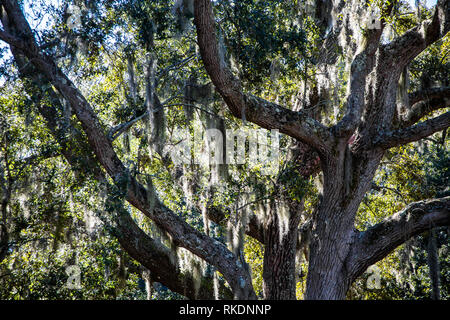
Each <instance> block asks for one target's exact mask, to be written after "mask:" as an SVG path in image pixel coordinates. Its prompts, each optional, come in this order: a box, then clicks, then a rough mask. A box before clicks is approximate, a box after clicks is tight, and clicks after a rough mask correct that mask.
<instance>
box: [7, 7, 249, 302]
mask: <svg viewBox="0 0 450 320" xmlns="http://www.w3.org/2000/svg"><path fill="white" fill-rule="evenodd" d="M1 3H2V4H3V6H4V7H5V8H6V11H7V13H8V18H9V20H10V21H11V22H12V23H13V24H14V27H15V28H16V29H17V30H18V31H19V32H20V33H21V34H23V35H24V36H25V37H26V38H25V39H26V40H27V41H22V42H21V47H24V48H26V49H23V50H22V53H23V54H24V55H25V56H26V57H27V58H28V59H29V60H30V61H31V62H32V64H33V65H34V67H35V68H36V69H37V71H38V72H39V73H41V74H42V75H44V76H45V77H46V78H47V79H48V80H49V81H50V82H51V83H52V84H53V86H55V88H56V89H57V90H58V91H59V92H60V93H61V95H62V96H63V97H64V98H65V99H66V100H67V101H68V102H69V103H70V104H71V106H72V109H73V110H74V112H75V114H76V116H77V118H78V120H79V121H80V122H81V125H82V127H83V130H84V132H85V133H86V135H87V137H88V141H89V145H90V148H91V149H92V151H93V152H94V153H95V155H96V158H97V159H98V161H99V162H100V164H101V165H102V167H103V168H104V169H105V170H106V172H107V173H108V174H109V176H110V177H111V178H112V179H113V180H114V182H115V184H116V185H117V186H118V187H119V188H120V189H121V190H122V189H123V188H125V190H122V191H123V192H124V194H125V196H126V199H127V201H128V202H129V203H130V204H132V205H133V206H134V207H136V208H137V209H139V210H140V211H141V212H142V213H144V214H145V215H146V216H148V217H149V218H150V219H152V220H153V221H154V222H155V223H156V225H158V227H160V228H161V229H163V230H165V231H166V232H167V233H168V234H170V236H171V237H172V240H173V242H174V243H175V245H177V246H179V247H184V248H186V249H187V250H189V251H191V252H192V253H193V254H195V255H197V256H199V257H200V258H202V259H204V260H205V261H206V262H208V263H209V264H211V265H213V266H215V267H216V268H217V269H218V271H219V272H221V273H222V274H223V275H224V277H225V279H226V280H227V282H228V283H229V285H230V286H231V288H232V289H233V292H234V294H235V295H236V297H237V298H239V299H255V298H256V295H255V292H254V290H253V286H252V282H251V277H250V274H249V273H248V270H245V268H244V266H243V265H242V264H241V263H240V261H239V257H236V256H235V255H234V254H233V253H232V252H230V251H229V250H228V249H227V247H226V246H225V245H224V244H222V243H220V242H218V241H216V240H214V239H212V238H210V237H208V236H206V235H205V234H203V233H201V232H199V231H197V230H196V229H194V228H193V227H192V226H190V225H189V224H187V223H186V222H185V221H184V220H183V219H182V218H180V217H179V216H178V215H176V214H175V213H174V212H172V211H171V210H170V209H169V208H167V207H166V206H165V205H164V204H163V203H162V202H161V201H160V200H159V199H158V197H157V196H156V192H155V190H153V187H152V186H151V183H149V184H150V186H149V189H146V188H144V186H142V185H141V184H140V183H139V182H138V181H137V180H136V179H135V178H134V177H133V176H131V175H130V174H129V172H128V170H127V169H126V167H125V166H124V164H123V163H122V162H121V161H120V159H119V157H118V156H117V154H116V152H115V151H114V149H113V146H112V143H111V141H110V140H109V139H108V137H107V135H106V134H105V132H104V131H103V127H102V125H101V124H100V122H99V120H98V118H97V115H96V114H95V112H94V110H93V109H92V107H91V105H90V104H89V102H88V101H87V100H86V98H85V97H84V96H83V95H82V93H81V92H80V91H79V90H78V89H77V88H76V87H75V85H74V84H73V83H72V81H71V80H70V79H69V78H68V77H67V76H66V75H65V74H64V73H63V72H62V71H61V70H60V68H59V67H58V66H57V65H56V64H55V62H54V61H53V60H52V59H51V58H50V57H49V56H46V55H44V54H42V53H41V52H40V51H39V47H38V46H37V44H36V42H35V40H34V37H33V35H32V32H31V29H30V27H29V25H28V22H27V21H26V19H25V17H24V16H23V13H22V12H21V10H20V7H19V5H18V3H17V2H16V1H14V0H3V1H2V2H1Z"/></svg>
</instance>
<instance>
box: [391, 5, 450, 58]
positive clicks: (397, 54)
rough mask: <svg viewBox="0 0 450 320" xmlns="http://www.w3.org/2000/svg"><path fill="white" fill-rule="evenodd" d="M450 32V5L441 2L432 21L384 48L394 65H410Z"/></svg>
mask: <svg viewBox="0 0 450 320" xmlns="http://www.w3.org/2000/svg"><path fill="white" fill-rule="evenodd" d="M449 30H450V3H449V1H448V0H439V1H438V3H437V5H436V9H435V12H434V15H433V18H432V19H430V20H425V21H423V22H422V23H421V24H420V25H419V26H417V27H414V28H412V29H410V30H408V31H406V32H405V33H404V34H403V35H402V36H400V37H399V38H397V39H395V40H393V41H392V42H390V43H388V44H386V45H384V46H383V50H384V51H385V52H386V53H388V54H389V55H390V61H391V63H392V65H398V64H399V65H401V66H406V65H408V64H409V63H410V62H411V61H412V60H413V59H414V58H415V57H417V55H418V54H420V53H421V52H422V51H423V50H425V49H426V48H427V47H428V46H429V45H431V44H432V43H434V42H436V41H437V40H439V39H441V38H442V37H444V36H445V35H446V34H447V32H448V31H449Z"/></svg>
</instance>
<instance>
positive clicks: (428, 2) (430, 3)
mask: <svg viewBox="0 0 450 320" xmlns="http://www.w3.org/2000/svg"><path fill="white" fill-rule="evenodd" d="M408 2H409V4H410V5H411V6H412V7H413V8H414V7H415V6H416V1H415V0H408ZM436 2H437V1H436V0H426V1H422V3H423V4H425V5H426V6H427V8H429V7H431V6H434V5H435V4H436Z"/></svg>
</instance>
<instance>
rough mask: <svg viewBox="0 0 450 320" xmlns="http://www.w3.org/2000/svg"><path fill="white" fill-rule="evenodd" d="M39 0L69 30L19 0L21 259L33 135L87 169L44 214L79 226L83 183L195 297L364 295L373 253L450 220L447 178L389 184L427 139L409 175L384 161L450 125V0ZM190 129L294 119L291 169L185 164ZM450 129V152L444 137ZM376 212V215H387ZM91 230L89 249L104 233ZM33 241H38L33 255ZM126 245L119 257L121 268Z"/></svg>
mask: <svg viewBox="0 0 450 320" xmlns="http://www.w3.org/2000/svg"><path fill="white" fill-rule="evenodd" d="M33 6H36V7H37V11H36V12H37V18H38V19H39V18H40V17H42V16H46V17H48V18H47V19H52V21H47V23H49V25H50V26H51V27H50V28H47V29H44V30H40V31H38V30H39V28H38V27H36V28H34V30H33V29H32V28H30V25H29V23H28V21H32V20H33V19H32V14H31V12H32V8H24V6H23V5H22V4H20V3H19V2H17V1H13V0H3V1H0V8H1V13H2V15H1V17H2V18H1V21H2V26H3V28H2V29H1V30H0V39H1V40H3V41H4V42H5V43H7V44H8V45H9V49H10V51H11V53H12V56H13V59H14V62H15V65H14V66H13V65H7V66H6V67H5V69H4V74H5V76H4V77H5V80H4V83H5V84H7V85H8V86H9V88H13V87H15V88H16V89H15V90H20V91H23V92H27V98H26V99H25V101H24V102H23V103H19V105H20V108H23V107H25V106H26V110H23V109H17V110H16V109H11V108H8V109H5V110H4V111H3V112H4V113H5V115H8V117H14V116H15V117H16V118H17V115H19V116H20V117H19V119H21V118H23V117H24V118H26V117H28V119H29V117H30V115H31V116H33V117H34V118H33V121H32V122H33V126H31V127H28V128H27V130H26V134H25V135H23V134H22V133H20V132H19V133H16V135H15V136H14V135H13V136H11V134H10V133H8V132H10V131H11V130H10V129H5V132H6V133H5V135H4V142H3V151H2V159H3V167H2V168H5V169H2V171H1V173H2V195H3V199H5V201H3V203H4V205H3V207H2V208H3V211H2V212H6V214H4V215H3V217H4V218H3V221H4V222H3V224H2V225H3V226H5V228H3V229H4V230H6V231H3V230H2V239H6V240H3V242H2V243H8V244H7V245H6V247H7V248H8V249H7V250H6V251H5V250H3V251H2V252H8V250H9V253H10V254H9V257H7V258H6V259H7V260H8V259H12V257H13V256H14V254H12V253H11V250H10V249H9V248H10V240H9V238H16V237H17V238H19V236H16V235H14V234H18V235H20V233H21V232H22V231H20V230H23V227H22V229H20V228H19V229H18V231H17V232H13V231H10V230H13V229H14V228H15V227H14V226H15V223H13V221H14V218H16V217H20V216H22V215H23V214H24V208H22V207H20V206H17V207H16V209H13V207H14V204H13V202H15V201H17V200H16V199H19V197H17V195H16V194H15V193H14V192H13V191H14V189H13V186H12V185H13V182H14V183H15V181H20V180H21V179H25V176H24V177H22V176H20V174H19V173H18V172H15V171H16V170H17V167H16V166H17V165H16V164H15V163H16V162H17V163H19V162H22V161H23V156H22V155H21V154H20V153H19V152H17V151H15V150H17V148H20V147H24V146H25V145H26V144H28V141H32V143H34V144H36V146H34V147H33V144H31V145H30V146H28V147H26V148H24V149H23V150H25V154H27V155H32V154H33V155H34V154H39V156H35V157H32V158H33V159H35V160H36V161H38V162H39V163H41V162H42V163H44V164H46V161H48V162H49V164H46V165H44V166H43V167H42V168H39V169H38V168H35V171H37V173H36V174H38V175H39V176H42V177H45V176H46V175H47V171H48V170H49V169H48V168H49V167H50V168H51V167H52V166H53V165H56V166H57V167H58V166H59V167H58V168H60V167H61V166H62V163H63V164H64V166H63V167H64V168H66V170H68V168H69V167H70V171H71V174H73V175H74V178H73V181H72V180H71V178H66V176H61V175H62V172H61V171H60V169H58V171H54V173H56V172H57V175H56V177H57V178H56V179H57V184H56V188H62V189H61V190H63V191H61V193H60V194H59V196H56V195H53V194H52V191H50V190H54V187H53V186H54V182H53V183H52V180H51V179H49V180H46V181H45V183H44V186H45V187H47V188H48V189H49V191H47V192H45V194H46V195H48V200H47V201H46V202H45V205H50V207H51V209H50V210H48V211H47V212H48V213H49V215H50V217H51V218H52V219H53V220H52V221H38V223H39V225H40V226H41V227H42V226H43V227H44V228H45V227H46V226H47V227H50V228H52V227H54V228H55V229H54V230H55V231H53V233H50V234H53V237H54V238H55V240H54V243H58V241H62V236H61V232H62V231H61V230H65V229H67V228H70V226H71V225H73V223H74V222H73V219H74V217H73V216H72V215H73V214H76V212H79V211H80V209H76V210H74V212H73V214H72V213H68V212H72V211H71V210H68V209H67V206H68V205H69V204H70V203H73V201H74V200H73V196H74V195H78V194H80V195H81V196H79V197H78V198H77V199H75V202H74V203H75V204H77V205H78V204H79V205H88V204H90V205H91V206H92V208H93V209H91V210H92V212H95V216H96V217H97V218H98V219H99V220H100V221H102V223H101V225H102V226H103V228H104V230H107V231H109V233H108V234H109V236H112V237H113V238H115V239H117V241H118V242H119V243H120V245H121V248H122V249H123V250H124V251H125V252H126V253H127V254H128V255H129V256H130V257H131V258H133V259H135V260H136V261H137V262H138V263H139V264H140V265H141V266H143V268H144V270H143V271H144V274H145V276H142V279H144V278H145V279H146V281H147V293H148V292H149V291H150V290H149V288H150V285H151V283H153V282H160V283H162V284H164V285H165V286H166V287H168V288H169V289H170V290H171V291H173V292H177V293H179V294H181V295H183V296H186V297H189V298H214V297H215V298H221V297H230V296H234V297H235V298H238V299H254V298H257V297H264V298H268V299H294V298H296V294H298V295H303V294H304V297H305V298H307V299H344V298H345V297H346V296H347V294H349V295H350V297H351V296H355V295H361V293H360V292H353V291H354V290H350V289H351V285H352V283H354V282H355V280H357V279H358V277H360V276H361V275H363V273H364V272H365V270H366V269H367V268H368V267H369V266H370V265H372V264H374V263H376V262H377V261H380V260H382V259H383V258H385V257H386V256H387V255H388V254H389V253H391V252H392V251H393V250H394V249H395V248H396V247H398V246H399V245H401V244H403V243H404V242H405V241H407V240H408V239H410V238H411V237H414V236H416V235H418V234H421V233H423V232H424V231H427V230H430V229H431V228H433V227H437V226H444V225H448V224H449V217H450V215H449V211H448V207H449V205H448V201H449V199H448V197H447V196H446V195H445V193H444V194H443V193H439V192H436V191H435V190H433V189H432V187H431V185H433V183H431V184H430V189H432V190H428V189H425V190H424V189H421V190H414V187H411V188H409V187H408V184H406V187H405V190H397V189H396V187H392V186H391V185H390V184H391V183H392V184H395V185H398V186H399V185H402V184H403V183H404V182H405V181H406V182H407V183H411V184H412V185H413V186H414V185H415V184H416V182H415V181H414V180H415V179H416V178H417V176H415V175H414V172H415V170H419V171H420V170H421V169H420V168H421V166H422V168H423V165H424V164H421V163H417V164H416V165H415V164H414V161H411V160H413V159H414V156H416V157H417V155H418V154H419V155H420V156H421V157H425V156H427V155H428V152H423V151H419V153H418V151H416V150H413V151H411V152H410V154H408V158H409V159H408V160H406V162H405V164H407V165H410V166H411V169H414V170H409V171H408V172H404V173H402V174H397V173H396V171H395V170H392V168H389V166H386V165H385V164H384V162H385V161H390V160H389V159H392V158H395V155H396V154H400V155H402V151H401V149H400V151H397V149H394V151H392V148H399V146H402V145H406V144H408V143H411V142H415V141H419V140H421V139H424V138H427V137H429V136H432V135H433V134H435V133H437V132H439V131H442V130H445V129H446V128H448V126H449V123H450V121H449V113H448V111H447V112H445V109H446V108H448V99H447V96H448V87H447V85H448V84H447V83H446V81H448V80H447V77H446V76H445V70H447V69H448V55H447V53H446V52H447V51H448V35H447V33H448V28H449V8H448V2H446V1H439V2H438V4H437V5H436V7H435V8H434V9H433V10H430V11H429V10H421V11H420V14H416V13H413V14H411V13H408V8H407V7H406V6H405V4H404V3H402V2H389V3H387V2H386V3H384V2H380V3H378V2H376V1H367V2H357V1H354V2H352V1H350V2H348V1H347V2H344V1H338V2H336V3H334V4H332V3H331V2H322V1H317V2H314V3H306V4H303V3H300V2H297V1H271V3H270V4H267V3H265V2H264V1H240V2H234V1H223V2H221V3H220V4H217V5H216V4H214V5H213V4H212V3H211V2H210V1H209V0H196V1H176V2H175V3H174V4H167V2H166V1H152V2H145V1H138V0H130V1H120V2H116V1H96V2H92V1H69V2H67V3H66V4H65V5H64V6H62V7H55V6H52V5H50V6H49V5H43V4H41V5H38V4H34V3H33ZM36 7H35V8H36ZM24 9H25V10H24ZM24 12H25V13H26V15H24ZM50 17H51V18H50ZM215 17H216V18H217V21H216V20H215ZM192 18H194V19H193V22H194V24H195V28H194V25H193V24H192ZM27 20H28V21H27ZM438 56H440V59H439V58H437V57H438ZM436 58H437V59H436ZM7 59H8V58H7ZM443 66H444V67H443ZM446 68H447V69H446ZM431 70H434V71H433V72H428V71H431ZM343 88H346V91H345V90H343ZM3 96H4V99H5V104H7V103H9V104H10V101H15V100H17V98H15V97H14V95H13V94H11V91H10V90H8V89H5V90H2V97H3ZM19 101H20V99H19ZM443 110H444V111H443ZM3 112H2V116H3ZM16 121H17V120H16ZM20 121H21V120H20ZM20 121H19V122H17V124H16V125H15V126H16V128H17V127H20V126H21V125H22V123H21V122H20ZM5 123H6V124H7V125H6V126H5V128H8V126H11V121H5ZM180 126H182V127H185V128H188V129H189V130H190V132H193V131H195V130H197V129H198V128H200V127H202V126H205V127H206V128H217V129H218V130H220V131H221V132H224V129H225V128H228V129H229V128H239V127H242V126H244V127H245V128H246V130H252V129H255V128H258V127H262V128H264V129H269V130H270V129H277V130H279V131H280V132H281V133H282V134H283V135H284V136H283V137H282V139H281V141H280V146H281V153H280V162H281V168H280V171H279V172H278V173H276V174H273V175H269V176H267V175H264V174H262V172H261V170H260V169H261V168H258V167H256V168H255V167H251V166H249V165H248V164H244V165H236V166H225V165H221V164H219V165H217V164H213V163H210V164H209V165H207V166H206V167H205V166H199V165H198V164H196V163H192V164H190V165H180V164H178V163H176V162H175V161H173V159H171V157H169V156H168V154H170V152H171V150H173V148H174V146H175V145H177V144H178V143H180V141H183V139H186V137H181V138H180V137H179V136H177V134H176V130H175V129H176V128H177V127H180ZM17 131H20V130H17V129H16V132H17ZM2 132H3V131H2ZM13 132H14V131H13ZM28 134H30V135H32V136H33V135H36V134H42V135H43V137H42V138H40V139H39V138H34V137H32V138H29V137H28V136H27V135H28ZM21 139H22V140H21ZM180 139H181V140H180ZM11 141H12V142H13V144H12V146H11ZM25 141H27V142H25ZM442 141H443V142H442V143H441V146H442V147H441V148H443V149H444V150H446V149H445V148H446V146H447V140H446V135H445V134H443V135H442ZM47 144H48V145H51V146H52V148H49V147H45V146H46V145H47ZM55 146H57V147H55ZM41 149H43V150H44V151H45V152H39V151H40V150H41ZM47 149H49V150H50V151H47ZM420 152H421V153H420ZM41 153H42V156H41ZM49 156H53V157H54V158H53V157H51V158H50V159H49V160H47V159H46V157H49ZM59 156H63V157H64V159H65V161H64V162H63V161H62V159H61V158H59ZM44 158H45V159H44ZM411 158H413V159H411ZM447 158H448V157H446V156H445V155H444V156H443V159H447ZM439 166H440V165H439V164H436V167H435V168H436V170H437V171H438V172H440V171H439V170H440V169H439ZM444 167H445V164H444ZM388 169H389V170H388ZM28 170H31V168H29V169H28ZM422 170H423V169H422ZM11 172H12V173H11ZM439 175H440V173H439V174H437V175H434V176H433V177H434V178H432V177H429V178H428V180H427V181H433V179H438V178H437V177H439ZM403 176H404V177H403ZM419 176H420V175H419ZM63 178H64V179H63ZM34 180H36V178H33V181H34ZM67 184H68V185H70V186H71V187H70V188H69V189H64V186H66V185H67ZM434 184H435V185H436V182H434ZM437 185H440V183H439V182H438V183H437ZM50 187H53V189H52V188H50ZM15 188H17V187H15ZM17 190H19V189H17ZM69 190H70V191H69ZM77 190H83V191H82V192H81V193H80V192H78V191H77ZM385 190H390V192H391V193H395V194H396V196H399V195H398V194H400V195H401V196H400V197H402V200H405V201H403V202H402V203H401V204H402V206H399V205H398V204H397V205H396V206H394V207H395V210H391V209H392V208H389V210H385V209H384V207H383V206H379V203H380V202H378V203H377V201H376V198H377V196H378V195H379V194H382V193H383V192H385ZM393 190H395V191H393ZM20 192H24V191H22V190H21V191H20ZM28 192H29V191H27V192H26V194H27V197H30V198H31V197H32V196H31V195H29V194H28ZM376 192H378V193H376ZM405 192H406V193H408V194H407V195H405ZM409 193H411V194H409ZM86 194H89V195H91V196H92V197H93V199H89V201H87V198H88V197H86V196H85V195H86ZM37 195H38V197H41V193H37ZM68 195H72V199H70V200H69V199H67V197H68ZM82 195H84V197H83V196H82ZM35 197H36V196H35ZM391 198H392V194H391ZM426 198H430V199H428V200H423V199H426ZM431 198H432V199H431ZM383 201H384V202H385V203H389V202H392V201H393V200H392V199H389V196H388V197H387V199H383ZM26 202H27V203H28V202H30V201H29V200H26ZM404 206H406V207H404ZM55 207H56V208H57V210H55ZM403 207H404V208H403ZM14 210H15V211H14ZM81 210H82V209H81ZM368 210H369V211H371V212H372V211H373V210H374V211H376V214H374V217H373V219H372V218H370V219H368V218H367V216H369V214H368ZM396 211H398V213H395V212H396ZM35 212H38V213H42V212H45V209H43V208H39V207H38V209H37V210H36V211H35ZM387 212H389V213H391V214H392V215H390V216H387V214H386V213H387ZM386 216H387V217H386ZM32 217H33V219H34V215H32ZM383 217H386V218H385V219H384V220H382V219H381V218H383ZM372 223H375V224H374V225H372ZM360 230H362V231H360ZM35 233H37V234H40V235H48V234H49V233H48V231H46V230H45V229H43V230H38V231H36V232H35ZM4 234H7V235H8V238H6V237H5V236H4ZM69 234H70V233H69ZM11 235H12V236H11ZM109 236H107V235H104V236H102V237H100V239H99V241H100V242H99V243H100V244H101V243H102V241H103V243H104V241H105V240H106V239H110V238H109ZM250 238H252V239H251V240H250ZM430 239H433V237H431V238H430ZM32 241H35V240H32ZM64 241H65V242H68V243H70V241H68V240H64ZM77 241H81V242H80V243H81V244H82V246H86V245H89V244H90V243H91V242H92V241H93V240H89V239H84V238H83V237H82V236H77ZM439 241H440V240H439ZM428 242H429V244H430V245H429V246H428V248H429V249H428V252H429V259H428V260H429V265H430V266H431V265H433V263H434V265H436V261H438V260H439V259H438V258H436V257H438V256H439V255H436V254H434V258H432V256H433V252H434V253H435V252H436V250H435V247H436V246H435V245H433V241H432V240H430V241H428ZM94 243H95V241H94ZM110 245H113V246H114V244H112V243H110V244H108V245H106V244H101V245H100V251H101V250H104V249H105V248H108V246H110ZM3 247H5V245H3ZM52 250H53V252H56V251H55V250H57V247H56V248H55V247H54V248H53V249H52ZM74 251H76V250H74ZM26 252H27V249H26V247H21V248H20V250H19V253H18V254H19V256H20V257H23V256H24V255H26ZM44 252H45V251H44ZM87 252H89V250H88V251H87ZM95 254H96V255H98V253H95ZM3 255H5V253H3ZM6 256H8V254H6V255H5V257H6ZM86 259H87V258H86ZM127 259H128V258H126V255H124V254H122V253H120V252H118V253H117V261H118V262H117V263H118V267H117V269H118V271H117V281H118V282H119V283H120V282H121V281H122V283H123V279H124V272H123V270H124V268H125V264H124V260H127ZM7 260H5V262H6V263H10V261H7ZM128 263H130V262H128ZM4 264H5V263H4ZM131 265H133V263H132V262H131ZM131 265H130V268H131ZM392 265H393V264H392V263H391V268H392ZM306 267H307V270H306ZM101 268H105V267H103V266H101ZM12 269H14V268H12ZM125 269H126V268H125ZM251 269H252V270H253V272H251ZM431 269H433V268H431ZM431 269H430V270H431ZM5 270H6V269H5ZM8 270H9V269H8ZM85 272H88V271H85ZM93 272H94V276H93V277H94V278H95V277H96V276H95V274H98V273H95V272H98V271H97V270H93ZM140 272H142V269H138V270H135V271H134V272H133V277H135V278H134V279H136V275H137V274H138V273H140ZM305 275H306V276H305ZM435 275H436V272H434V273H431V278H432V279H437V278H436V276H435ZM299 276H300V277H299ZM7 277H8V273H6V274H5V276H2V278H5V279H8V278H7ZM133 277H131V279H133ZM98 278H99V279H101V277H100V276H98ZM125 278H126V277H125ZM9 279H11V278H9ZM12 279H13V278H12ZM129 279H130V278H129ZM305 279H306V283H305ZM103 281H105V280H103ZM358 281H360V280H358ZM433 283H434V288H435V289H434V292H435V293H434V295H435V297H436V296H437V294H436V292H437V291H436V288H437V287H439V285H437V286H436V284H437V283H438V282H437V281H436V280H433ZM113 285H114V286H118V285H116V284H113ZM255 289H256V290H255ZM349 290H350V292H349ZM131 291H133V287H131ZM296 291H297V292H296ZM125 292H126V291H125ZM369 293H370V292H369ZM58 294H61V293H58ZM114 294H115V295H112V296H111V295H109V293H98V296H100V297H117V292H115V293H114ZM122 294H123V295H124V296H127V295H128V296H129V295H130V294H131V293H130V294H128V293H122ZM387 294H390V293H387ZM87 296H89V295H87ZM91 296H92V295H91ZM381 296H382V295H381ZM18 297H24V298H26V297H30V295H29V294H19V296H18ZM48 297H52V295H48Z"/></svg>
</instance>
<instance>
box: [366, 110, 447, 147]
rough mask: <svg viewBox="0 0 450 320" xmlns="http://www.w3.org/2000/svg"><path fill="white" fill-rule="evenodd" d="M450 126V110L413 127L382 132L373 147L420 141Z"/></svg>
mask: <svg viewBox="0 0 450 320" xmlns="http://www.w3.org/2000/svg"><path fill="white" fill-rule="evenodd" d="M449 126H450V111H449V112H446V113H444V114H442V115H440V116H438V117H436V118H433V119H430V120H426V121H423V122H420V123H418V124H416V125H413V126H411V127H407V128H404V129H399V130H396V131H390V132H385V133H381V134H380V135H379V136H378V137H377V138H376V139H375V140H374V142H373V144H372V147H380V148H384V149H389V148H392V147H395V146H399V145H402V144H407V143H410V142H414V141H418V140H420V139H423V138H426V137H428V136H430V135H432V134H433V133H436V132H438V131H441V130H444V129H447V128H448V127H449Z"/></svg>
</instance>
